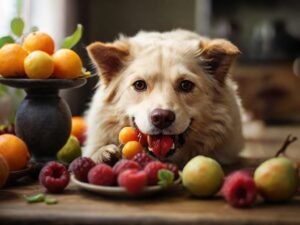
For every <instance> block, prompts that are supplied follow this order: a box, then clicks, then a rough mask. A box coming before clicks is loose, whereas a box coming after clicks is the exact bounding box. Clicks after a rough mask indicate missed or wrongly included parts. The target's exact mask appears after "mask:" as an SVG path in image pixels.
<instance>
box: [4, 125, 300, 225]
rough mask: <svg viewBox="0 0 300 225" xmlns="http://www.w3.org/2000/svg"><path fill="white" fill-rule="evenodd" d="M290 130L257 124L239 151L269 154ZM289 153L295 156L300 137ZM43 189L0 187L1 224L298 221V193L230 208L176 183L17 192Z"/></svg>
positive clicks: (296, 132) (298, 155) (298, 132)
mask: <svg viewBox="0 0 300 225" xmlns="http://www.w3.org/2000/svg"><path fill="white" fill-rule="evenodd" d="M289 133H291V134H294V135H296V136H297V135H298V136H299V137H300V128H299V127H268V128H264V127H260V128H259V129H257V130H256V131H255V132H254V135H253V134H252V138H251V139H248V141H247V145H246V147H245V150H244V152H243V156H244V157H248V158H249V157H252V158H253V157H255V159H254V161H251V160H250V162H252V163H253V162H257V161H256V160H257V159H262V158H265V157H269V156H271V155H273V154H274V152H276V150H277V149H278V148H279V147H280V145H281V143H282V142H283V140H284V139H285V137H286V135H287V134H289ZM255 135H256V136H255ZM250 136H251V135H250ZM288 154H289V156H291V157H293V158H297V159H300V141H298V142H297V143H294V144H293V145H291V146H290V149H289V151H288ZM247 161H248V160H247ZM43 191H44V190H43V188H42V187H41V186H40V185H38V184H37V183H36V182H35V183H32V182H31V183H29V184H26V185H22V186H14V187H8V188H6V189H3V190H0V224H1V225H6V224H18V225H21V224H32V225H34V224H38V225H41V224H56V225H59V224H66V225H68V224H74V225H76V224H97V225H101V224H113V225H116V224H130V225H134V224H156V225H158V224H172V225H174V224H183V225H188V224H230V225H234V224H255V225H259V224H267V225H271V224H300V195H297V196H295V197H294V198H293V200H292V201H290V202H288V203H286V204H277V205H276V204H275V205H271V204H266V203H264V202H263V201H262V200H261V199H259V200H258V201H257V203H256V204H255V206H254V207H253V208H251V209H235V208H232V207H230V206H229V205H228V204H227V203H225V202H224V200H223V199H222V198H221V197H220V196H216V197H215V198H213V199H207V200H203V199H197V198H192V197H191V196H190V195H189V194H188V193H187V192H185V191H184V190H183V189H182V188H181V187H178V188H176V189H174V190H172V191H169V192H168V193H164V194H160V195H156V196H152V197H148V198H142V199H113V198H108V197H104V196H99V195H95V194H92V193H89V192H84V191H79V190H78V189H77V188H76V187H75V186H74V185H73V184H70V185H69V186H68V188H67V190H66V191H65V193H64V194H61V195H51V196H53V197H55V198H57V199H58V201H59V202H58V204H56V205H46V204H44V203H35V204H27V203H26V202H25V201H24V199H23V197H22V195H23V194H28V195H31V194H36V193H40V192H43Z"/></svg>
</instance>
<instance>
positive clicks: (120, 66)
mask: <svg viewBox="0 0 300 225" xmlns="http://www.w3.org/2000/svg"><path fill="white" fill-rule="evenodd" d="M87 50H88V53H89V56H90V58H91V59H92V61H93V63H94V64H95V66H96V68H97V70H98V73H99V74H100V83H99V85H98V87H97V90H96V93H95V95H94V97H93V99H92V102H91V106H90V109H89V111H88V112H87V115H86V119H87V123H88V130H87V141H86V146H85V150H84V155H85V156H88V157H91V158H93V159H94V160H96V161H97V162H100V161H108V160H110V159H111V157H112V156H115V155H119V153H120V149H119V144H118V133H119V131H120V130H121V129H122V128H123V127H125V126H136V127H137V128H138V129H139V130H140V131H141V132H142V133H144V134H147V135H150V136H151V137H153V138H154V139H156V141H158V142H159V141H162V140H163V139H164V138H167V140H173V142H174V143H173V146H172V148H175V150H174V149H173V150H172V151H170V154H168V159H169V160H170V161H172V162H174V163H177V164H178V165H179V166H183V165H184V164H185V163H186V162H187V161H188V160H189V159H190V158H191V157H193V156H195V155H199V154H202V155H207V156H210V157H213V158H215V159H217V160H218V161H219V162H221V163H223V164H228V163H232V162H233V161H235V160H236V158H237V156H238V153H239V152H240V150H241V149H242V147H243V137H242V131H241V119H240V111H239V103H238V98H237V97H236V93H235V90H234V85H233V82H232V81H231V80H230V78H229V77H228V71H229V68H230V66H231V64H232V63H233V61H234V59H235V58H236V56H237V55H238V54H239V50H238V49H237V47H235V46H234V45H233V44H231V43H230V42H229V41H226V40H223V39H212V40H211V39H208V38H204V37H201V36H199V35H197V34H195V33H192V32H189V31H185V30H175V31H171V32H164V33H158V32H140V33H138V34H137V35H136V36H134V37H131V38H127V37H120V38H119V39H118V40H116V41H115V42H113V43H101V42H95V43H92V44H91V45H89V46H88V48H87ZM149 149H150V151H151V150H152V149H151V148H149ZM171 152H172V153H174V154H171Z"/></svg>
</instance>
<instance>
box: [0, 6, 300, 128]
mask: <svg viewBox="0 0 300 225" xmlns="http://www.w3.org/2000/svg"><path fill="white" fill-rule="evenodd" d="M21 2H22V4H21V16H22V18H23V19H24V20H25V24H26V27H25V29H28V31H29V28H30V27H32V26H37V27H38V28H39V29H40V30H41V31H45V32H48V33H49V34H50V35H52V36H53V38H54V39H55V41H56V45H57V46H58V47H59V46H60V45H61V43H62V40H63V39H64V37H66V36H68V35H69V34H71V33H72V32H73V31H74V30H75V28H76V24H78V23H80V24H82V25H83V27H84V33H83V38H82V40H81V42H80V43H79V44H78V45H77V46H76V47H75V50H76V51H77V52H78V53H80V55H81V57H82V59H83V61H84V65H85V67H87V68H88V69H89V70H92V68H91V64H90V61H89V60H88V58H87V55H86V52H85V46H86V45H88V44H89V43H91V42H93V41H96V40H100V41H103V42H108V41H113V40H114V39H115V38H117V37H118V35H119V34H120V33H123V34H125V35H129V36H130V35H134V34H136V33H137V32H138V31H139V30H157V31H167V30H171V29H175V28H184V29H188V30H192V31H196V32H198V33H199V34H201V35H205V36H210V37H221V38H227V39H229V40H231V41H232V42H233V43H234V44H236V45H237V46H238V47H239V48H240V50H241V51H242V55H241V57H240V58H239V59H238V61H237V62H236V64H235V65H234V67H233V68H232V71H231V75H232V78H233V79H234V80H235V81H236V82H237V83H238V85H239V93H240V96H241V98H242V103H243V105H244V108H245V111H246V114H245V115H247V117H246V119H248V120H256V121H261V122H262V123H263V124H298V123H299V122H300V78H299V75H300V74H299V73H300V72H299V70H300V58H299V57H300V29H299V28H300V14H299V12H300V1H298V0H285V1H283V0H281V1H279V0H264V1H260V0H252V1H242V0H223V1H217V0H84V1H82V0H23V1H21ZM19 3H20V0H0V15H1V17H0V18H1V19H0V36H3V35H6V34H7V33H9V30H10V28H9V24H10V21H11V19H12V18H13V17H15V16H16V14H17V8H18V7H17V5H18V4H19ZM96 82H97V80H96V79H94V80H90V81H89V83H88V85H86V86H85V87H83V88H80V89H76V90H71V91H64V92H63V93H62V95H63V96H64V97H65V99H67V101H68V103H69V104H70V107H71V110H72V113H73V115H82V114H83V113H84V111H85V109H86V108H87V105H88V102H89V100H90V97H91V94H92V92H93V86H94V84H95V83H96ZM21 98H22V93H17V92H16V91H14V90H10V89H8V88H6V87H2V88H1V91H0V108H1V113H0V119H1V122H3V121H4V120H6V119H7V118H8V117H7V115H8V114H11V112H12V111H13V110H14V109H15V108H16V107H17V105H18V104H19V101H20V99H21Z"/></svg>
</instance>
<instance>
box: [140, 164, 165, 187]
mask: <svg viewBox="0 0 300 225" xmlns="http://www.w3.org/2000/svg"><path fill="white" fill-rule="evenodd" d="M161 169H166V165H165V164H164V163H162V162H159V161H152V162H149V163H148V164H147V165H146V166H145V168H144V171H145V172H146V174H147V178H148V185H156V184H157V182H158V171H159V170H161Z"/></svg>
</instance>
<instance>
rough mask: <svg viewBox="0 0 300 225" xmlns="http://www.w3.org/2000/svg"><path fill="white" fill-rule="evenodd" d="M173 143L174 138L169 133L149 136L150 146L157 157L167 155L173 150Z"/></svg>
mask: <svg viewBox="0 0 300 225" xmlns="http://www.w3.org/2000/svg"><path fill="white" fill-rule="evenodd" d="M173 143H174V141H173V138H172V136H169V135H153V136H148V145H149V147H148V148H149V150H150V151H152V153H153V154H154V155H155V156H156V157H157V158H162V157H165V156H166V155H167V154H168V152H169V151H170V150H171V148H172V146H173Z"/></svg>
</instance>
